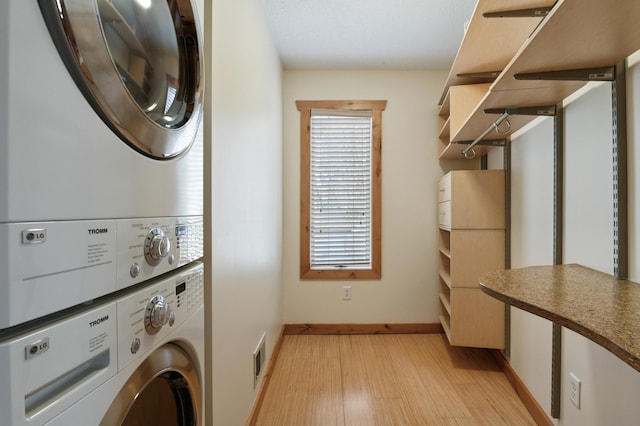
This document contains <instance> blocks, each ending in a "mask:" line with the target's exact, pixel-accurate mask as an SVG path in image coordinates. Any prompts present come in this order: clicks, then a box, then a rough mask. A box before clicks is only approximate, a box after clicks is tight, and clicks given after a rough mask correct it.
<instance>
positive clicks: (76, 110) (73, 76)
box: [0, 0, 204, 333]
mask: <svg viewBox="0 0 640 426" xmlns="http://www.w3.org/2000/svg"><path fill="white" fill-rule="evenodd" d="M198 2H199V6H202V2H201V1H200V0H198ZM202 45H203V43H202V37H201V21H200V18H199V15H198V5H196V0H92V1H86V0H37V1H35V0H34V1H24V0H7V1H6V2H4V4H3V13H1V14H0V312H2V313H0V333H1V332H2V331H3V330H5V329H7V328H11V327H14V326H17V325H19V324H22V323H24V322H28V321H32V320H35V319H38V318H42V317H45V316H46V315H50V314H53V313H55V312H59V311H61V310H63V309H66V308H69V307H72V306H76V305H78V304H80V303H85V302H87V301H89V300H92V299H94V298H97V297H101V296H103V295H106V294H109V293H111V292H114V291H116V290H119V289H122V288H125V287H127V286H130V285H133V284H138V283H141V282H143V281H145V280H146V279H149V278H151V277H154V276H158V275H160V274H163V273H166V272H168V271H170V270H173V269H175V268H178V267H181V266H183V265H185V264H187V263H189V262H191V261H193V260H194V259H197V258H199V257H201V256H202V239H203V231H202V218H203V195H202V192H203V141H202V132H201V129H202V101H203V90H204V83H203V76H204V71H203V67H204V60H203V55H202Z"/></svg>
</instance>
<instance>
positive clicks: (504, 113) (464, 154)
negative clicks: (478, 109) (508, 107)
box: [460, 111, 511, 160]
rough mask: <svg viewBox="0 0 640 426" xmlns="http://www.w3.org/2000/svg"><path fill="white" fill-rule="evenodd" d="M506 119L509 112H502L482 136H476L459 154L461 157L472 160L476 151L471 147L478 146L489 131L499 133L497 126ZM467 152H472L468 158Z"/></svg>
mask: <svg viewBox="0 0 640 426" xmlns="http://www.w3.org/2000/svg"><path fill="white" fill-rule="evenodd" d="M508 117H509V112H508V111H505V112H503V113H502V115H501V116H500V117H498V119H497V120H496V121H495V122H493V123H492V124H491V125H490V126H489V127H487V130H485V131H484V132H482V134H481V135H480V136H478V137H477V138H476V139H475V140H474V141H473V142H471V144H470V145H469V146H468V147H466V148H465V149H463V150H462V151H461V152H460V154H461V155H462V156H464V158H466V159H469V160H471V159H472V158H475V156H476V151H475V150H474V149H473V147H474V146H476V145H477V144H478V142H480V141H481V140H482V138H484V137H485V136H487V135H488V134H489V132H490V131H491V130H493V129H495V130H496V132H498V133H501V132H499V131H498V126H499V125H500V124H502V122H503V121H505V120H506V119H507V118H508ZM507 123H509V121H507ZM509 128H511V125H509ZM502 133H506V132H502ZM469 151H471V152H473V155H472V156H468V155H467V154H468V153H469Z"/></svg>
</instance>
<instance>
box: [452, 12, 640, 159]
mask: <svg viewBox="0 0 640 426" xmlns="http://www.w3.org/2000/svg"><path fill="white" fill-rule="evenodd" d="M553 3H554V2H553V1H551V2H544V1H541V2H518V4H517V5H514V4H513V2H510V1H507V0H502V1H500V0H479V1H478V4H477V5H476V11H475V12H474V14H473V17H472V19H471V23H470V25H469V30H468V31H467V34H466V35H465V38H464V40H463V42H462V45H461V47H460V50H459V52H458V56H456V59H455V62H454V64H453V66H452V69H451V72H450V75H449V79H448V80H447V83H446V85H445V90H444V93H443V95H442V97H441V102H444V100H445V99H446V98H447V97H449V98H451V96H449V92H450V91H451V89H453V87H455V86H457V85H469V84H473V83H481V82H482V81H481V80H477V79H459V78H456V77H455V75H456V74H459V73H472V72H480V71H491V70H502V71H501V73H500V74H499V75H498V77H497V78H496V79H495V81H494V82H493V83H491V84H489V85H488V89H487V90H486V91H485V93H484V95H483V96H482V97H481V99H480V100H479V101H478V102H476V104H475V106H474V107H473V108H471V109H470V110H469V108H468V107H465V108H463V111H462V112H461V113H459V112H457V111H456V104H455V102H454V101H453V99H449V103H451V105H450V106H449V109H450V115H451V117H452V119H451V125H450V126H451V130H450V137H449V142H450V143H449V144H447V145H446V144H443V143H442V140H441V141H440V159H459V158H460V152H461V151H462V150H463V149H465V148H466V146H467V145H466V144H460V143H459V142H463V141H473V140H475V138H477V137H478V136H479V135H481V134H482V133H483V132H484V131H485V130H486V129H487V128H489V127H490V126H491V125H492V123H493V122H494V121H495V120H496V119H497V118H498V115H495V114H486V113H485V112H484V110H485V109H506V108H513V107H531V106H547V105H557V104H559V103H561V102H562V101H563V100H564V99H566V98H567V97H568V96H570V95H571V94H573V93H574V92H576V91H577V90H578V89H580V88H581V87H583V86H584V85H585V84H586V83H585V82H583V81H549V80H517V79H515V77H514V76H515V75H517V74H522V73H534V72H547V71H562V70H574V69H582V68H591V67H608V66H613V65H616V64H618V63H620V62H621V61H622V60H624V59H625V58H626V57H628V56H629V55H631V54H632V53H634V52H635V51H637V50H638V49H640V25H638V22H640V2H639V1H637V0H621V1H620V2H618V3H616V5H615V7H614V6H612V5H611V3H609V2H603V1H601V0H558V1H557V2H556V3H555V6H554V7H553V9H552V10H551V12H549V14H548V15H547V16H546V18H544V20H542V21H541V20H540V18H484V17H483V16H482V13H484V12H485V11H492V10H493V11H496V10H509V9H514V8H516V7H517V8H518V9H525V8H528V7H533V6H551V5H553ZM536 20H537V21H536ZM536 22H537V23H536ZM513 26H515V27H517V28H516V29H514V28H513ZM525 30H526V31H525ZM497 39H498V40H502V39H507V40H508V41H509V44H508V46H507V47H506V48H505V50H504V53H505V55H502V56H501V57H499V56H500V55H499V54H498V53H497V52H495V51H496V50H501V48H500V47H499V46H500V45H499V44H496V43H498V42H497V41H496V40H497ZM500 53H503V52H502V50H501V51H500ZM485 56H487V57H488V58H489V59H486V60H485V59H484V57H485ZM505 56H508V58H506V60H505ZM501 61H502V63H501ZM489 64H490V65H493V67H491V66H490V65H489ZM443 108H444V106H441V110H442V109H443ZM441 115H442V114H441ZM453 117H456V118H455V119H454V118H453ZM535 118H536V116H526V115H512V116H510V117H509V121H510V123H511V132H510V134H512V133H513V132H515V131H516V130H518V129H520V128H522V127H523V126H525V125H526V124H528V123H529V122H531V121H532V120H534V119H535ZM503 137H504V135H498V134H496V133H495V132H490V133H489V134H488V135H486V136H485V138H484V139H485V140H491V139H501V138H503ZM492 148H493V147H492V146H488V147H487V146H479V145H478V146H477V148H474V149H475V151H476V152H477V155H483V154H485V153H486V152H488V151H489V150H491V149H492Z"/></svg>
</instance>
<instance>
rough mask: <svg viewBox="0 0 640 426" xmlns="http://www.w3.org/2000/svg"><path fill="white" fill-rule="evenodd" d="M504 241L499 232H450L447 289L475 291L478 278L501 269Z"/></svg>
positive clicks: (470, 230) (501, 232)
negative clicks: (455, 288) (462, 288)
mask: <svg viewBox="0 0 640 426" xmlns="http://www.w3.org/2000/svg"><path fill="white" fill-rule="evenodd" d="M504 238H505V233H504V231H503V230H493V229H489V230H484V229H483V230H476V229H464V230H457V229H454V230H452V231H451V233H450V247H451V248H450V257H451V261H450V275H451V287H467V288H478V279H479V278H480V277H482V276H483V275H485V274H487V273H488V272H491V271H495V270H500V269H504V243H505V241H504Z"/></svg>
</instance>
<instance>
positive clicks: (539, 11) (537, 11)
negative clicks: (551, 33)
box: [482, 6, 553, 18]
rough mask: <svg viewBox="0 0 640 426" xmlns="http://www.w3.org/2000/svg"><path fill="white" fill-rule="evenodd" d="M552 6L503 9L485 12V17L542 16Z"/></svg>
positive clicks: (546, 13)
mask: <svg viewBox="0 0 640 426" xmlns="http://www.w3.org/2000/svg"><path fill="white" fill-rule="evenodd" d="M551 9H553V6H548V7H535V8H531V9H518V10H503V11H500V12H485V13H483V14H482V16H484V17H485V18H544V17H545V16H547V15H548V14H549V12H551Z"/></svg>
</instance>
